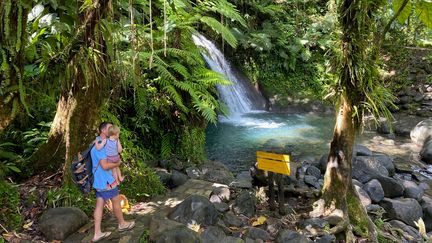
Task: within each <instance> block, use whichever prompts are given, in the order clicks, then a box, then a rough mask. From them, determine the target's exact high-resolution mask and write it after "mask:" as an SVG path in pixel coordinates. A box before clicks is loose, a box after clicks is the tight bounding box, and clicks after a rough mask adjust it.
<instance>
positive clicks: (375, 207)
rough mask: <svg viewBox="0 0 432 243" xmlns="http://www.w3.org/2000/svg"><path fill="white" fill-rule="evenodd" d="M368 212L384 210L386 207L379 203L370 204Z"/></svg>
mask: <svg viewBox="0 0 432 243" xmlns="http://www.w3.org/2000/svg"><path fill="white" fill-rule="evenodd" d="M366 210H367V212H368V213H379V212H384V208H383V207H381V206H380V205H377V204H370V205H368V206H367V207H366Z"/></svg>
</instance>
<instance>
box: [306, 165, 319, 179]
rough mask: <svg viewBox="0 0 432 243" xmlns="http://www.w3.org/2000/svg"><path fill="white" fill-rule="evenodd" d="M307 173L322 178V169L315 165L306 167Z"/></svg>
mask: <svg viewBox="0 0 432 243" xmlns="http://www.w3.org/2000/svg"><path fill="white" fill-rule="evenodd" d="M306 175H311V176H315V177H316V178H317V179H319V178H321V171H320V169H318V168H317V167H315V166H313V165H312V166H309V167H308V168H307V169H306Z"/></svg>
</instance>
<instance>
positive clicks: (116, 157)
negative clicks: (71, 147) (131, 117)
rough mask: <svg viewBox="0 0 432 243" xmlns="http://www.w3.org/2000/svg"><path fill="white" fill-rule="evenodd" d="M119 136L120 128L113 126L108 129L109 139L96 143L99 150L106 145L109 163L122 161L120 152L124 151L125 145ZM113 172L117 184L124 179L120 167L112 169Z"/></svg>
mask: <svg viewBox="0 0 432 243" xmlns="http://www.w3.org/2000/svg"><path fill="white" fill-rule="evenodd" d="M119 136H120V128H119V127H118V126H111V127H110V128H109V130H108V139H102V142H101V143H99V142H97V143H96V149H97V150H101V149H102V148H103V147H105V150H106V155H107V161H108V162H109V163H118V162H120V153H121V152H122V150H123V147H122V145H121V143H120V138H119ZM112 173H113V177H114V179H115V180H116V182H117V184H120V182H122V181H123V180H124V177H123V176H122V174H121V171H120V168H119V167H115V168H114V169H112Z"/></svg>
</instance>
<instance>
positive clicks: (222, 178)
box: [201, 161, 234, 185]
mask: <svg viewBox="0 0 432 243" xmlns="http://www.w3.org/2000/svg"><path fill="white" fill-rule="evenodd" d="M201 171H202V173H203V175H202V177H201V179H203V180H205V181H210V182H216V183H221V184H225V185H229V184H230V183H231V182H233V181H234V176H233V174H232V173H231V171H230V170H229V169H228V167H226V165H224V164H222V163H220V162H216V161H209V162H206V163H205V164H203V165H202V166H201Z"/></svg>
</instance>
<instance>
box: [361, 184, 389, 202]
mask: <svg viewBox="0 0 432 243" xmlns="http://www.w3.org/2000/svg"><path fill="white" fill-rule="evenodd" d="M363 189H364V190H365V191H366V192H367V193H368V195H369V197H370V199H371V200H372V202H374V203H378V202H380V201H381V200H383V199H384V190H383V188H382V186H381V183H380V182H379V181H378V180H377V179H373V180H371V181H369V182H368V183H366V184H365V185H364V187H363Z"/></svg>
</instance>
